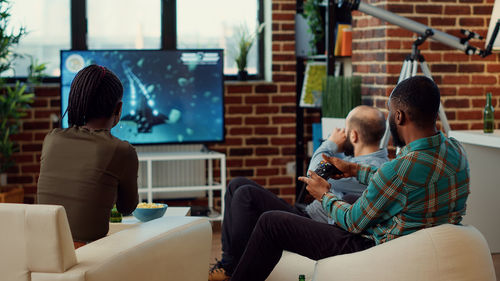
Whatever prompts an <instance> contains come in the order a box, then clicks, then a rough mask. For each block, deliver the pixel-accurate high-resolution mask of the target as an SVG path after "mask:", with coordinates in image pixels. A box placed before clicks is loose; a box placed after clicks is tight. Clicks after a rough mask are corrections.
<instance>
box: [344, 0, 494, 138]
mask: <svg viewBox="0 0 500 281" xmlns="http://www.w3.org/2000/svg"><path fill="white" fill-rule="evenodd" d="M493 2H494V1H493V0H441V1H432V0H418V1H415V0H389V1H378V0H372V1H365V3H369V4H370V5H374V6H376V7H379V8H382V9H385V10H388V11H391V12H394V13H397V14H399V15H401V16H404V17H407V18H410V19H413V20H415V21H418V22H420V23H422V24H425V25H428V26H431V27H433V28H436V29H439V30H441V31H444V32H447V33H450V34H452V35H454V36H458V37H461V34H460V29H461V28H463V29H466V30H471V31H474V32H477V33H479V34H481V35H483V36H484V37H486V33H487V31H488V25H489V19H490V15H491V10H492V8H493ZM353 27H354V29H353V30H354V33H353V57H352V59H353V68H354V72H355V74H358V75H361V76H362V77H363V102H364V103H366V104H375V105H376V106H377V107H380V108H384V109H385V104H386V101H387V96H388V95H389V94H390V91H391V90H392V89H393V87H394V85H395V84H396V82H397V80H398V78H399V73H400V71H401V66H402V63H403V60H404V58H405V57H406V55H408V54H409V53H410V52H411V45H412V43H413V41H414V40H415V39H416V36H415V34H414V33H412V32H410V31H408V30H404V29H402V28H400V27H397V26H395V25H392V24H387V23H384V22H382V21H381V20H379V19H377V18H374V17H372V16H369V15H366V14H363V13H361V12H355V13H353ZM471 42H472V45H475V46H478V47H481V48H484V44H485V43H484V42H485V41H484V40H483V41H478V40H472V41H471ZM420 50H421V51H422V55H424V57H425V59H426V61H427V63H428V65H429V68H430V71H431V73H432V76H433V78H434V80H435V81H436V82H437V83H438V85H439V87H440V89H441V95H442V103H443V105H444V108H445V112H446V115H447V117H448V121H449V123H450V125H451V128H452V129H455V130H467V129H482V126H483V124H482V110H483V108H484V105H485V95H486V92H492V94H493V105H494V106H495V109H496V112H495V114H496V115H495V117H496V128H500V109H499V106H498V104H499V98H500V76H499V74H500V60H499V56H498V54H493V55H490V56H488V57H486V58H481V57H478V56H467V55H465V54H464V53H463V52H462V51H458V50H455V49H451V48H449V47H447V46H445V45H443V44H441V43H437V42H433V41H432V40H427V42H426V43H425V44H423V45H422V46H421V48H420Z"/></svg>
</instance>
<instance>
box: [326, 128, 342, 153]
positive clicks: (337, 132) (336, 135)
mask: <svg viewBox="0 0 500 281" xmlns="http://www.w3.org/2000/svg"><path fill="white" fill-rule="evenodd" d="M346 139H347V136H346V133H345V129H343V128H342V129H339V128H335V129H333V132H332V134H331V135H330V136H329V137H328V140H329V141H332V142H334V143H335V144H337V148H338V150H337V152H343V151H344V143H345V142H346Z"/></svg>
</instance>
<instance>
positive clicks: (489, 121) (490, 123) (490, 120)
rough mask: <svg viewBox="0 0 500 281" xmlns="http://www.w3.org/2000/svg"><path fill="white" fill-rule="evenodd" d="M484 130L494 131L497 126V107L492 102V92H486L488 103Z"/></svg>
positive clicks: (485, 107)
mask: <svg viewBox="0 0 500 281" xmlns="http://www.w3.org/2000/svg"><path fill="white" fill-rule="evenodd" d="M483 114H484V115H483V118H484V120H483V126H484V127H483V131H484V132H485V133H493V129H494V127H495V109H494V108H493V105H492V104H491V93H487V94H486V105H485V106H484V112H483Z"/></svg>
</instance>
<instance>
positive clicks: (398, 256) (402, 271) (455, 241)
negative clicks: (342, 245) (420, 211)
mask: <svg viewBox="0 0 500 281" xmlns="http://www.w3.org/2000/svg"><path fill="white" fill-rule="evenodd" d="M314 280H316V281H322V280H350V281H358V280H359V281H361V280H384V281H399V280H406V281H418V280H440V281H451V280H453V281H456V280H485V281H486V280H488V281H493V280H495V270H494V267H493V262H492V259H491V254H490V251H489V249H488V245H487V244H486V241H485V240H484V237H483V236H482V235H481V233H480V232H479V231H478V230H477V229H475V228H474V227H472V226H458V225H451V224H444V225H440V226H435V227H430V228H426V229H422V230H419V231H417V232H415V233H412V234H410V235H406V236H403V237H400V238H397V239H395V240H392V241H389V242H386V243H384V244H381V245H378V246H375V247H372V248H370V249H367V250H364V251H361V252H357V253H352V254H347V255H340V256H335V257H330V258H326V259H322V260H320V261H318V263H317V265H316V272H315V279H314Z"/></svg>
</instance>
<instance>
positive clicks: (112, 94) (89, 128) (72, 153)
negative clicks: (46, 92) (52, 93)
mask: <svg viewBox="0 0 500 281" xmlns="http://www.w3.org/2000/svg"><path fill="white" fill-rule="evenodd" d="M122 96H123V86H122V84H121V82H120V80H119V79H118V77H116V75H115V74H114V73H113V72H111V71H110V70H109V69H107V68H105V67H103V66H98V65H90V66H87V67H85V68H84V69H82V70H80V71H79V72H78V74H77V75H76V76H75V79H74V80H73V82H72V84H71V90H70V94H69V101H68V109H67V111H66V112H65V113H64V114H68V123H69V128H67V129H54V130H52V131H51V132H49V133H48V134H47V136H46V137H45V140H44V142H43V148H42V156H41V167H40V177H39V179H38V191H37V199H38V203H39V204H55V205H62V206H64V208H65V209H66V213H67V216H68V221H69V225H70V228H71V233H72V235H73V240H74V241H75V242H83V243H86V242H90V241H94V240H97V239H99V238H102V237H104V236H106V234H107V232H108V229H109V217H110V212H111V209H112V207H113V205H114V204H115V203H116V207H117V209H118V211H119V212H121V213H124V214H130V213H131V212H132V211H133V210H134V209H135V207H136V206H137V201H138V194H137V170H138V160H137V153H136V152H135V149H134V148H133V147H132V146H131V145H130V144H129V143H128V142H125V141H122V140H120V139H118V138H116V137H114V136H113V135H111V132H110V130H111V128H113V127H114V126H115V125H116V124H117V123H118V121H119V120H120V116H121V109H122ZM75 245H76V243H75Z"/></svg>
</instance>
